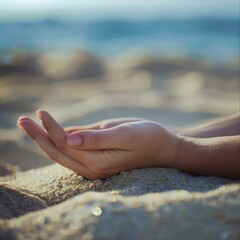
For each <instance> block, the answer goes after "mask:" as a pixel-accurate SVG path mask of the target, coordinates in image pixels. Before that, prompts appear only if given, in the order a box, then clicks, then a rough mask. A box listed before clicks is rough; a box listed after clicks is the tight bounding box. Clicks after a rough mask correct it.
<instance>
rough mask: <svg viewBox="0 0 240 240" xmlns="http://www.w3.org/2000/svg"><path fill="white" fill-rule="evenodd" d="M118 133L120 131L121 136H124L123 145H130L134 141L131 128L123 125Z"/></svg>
mask: <svg viewBox="0 0 240 240" xmlns="http://www.w3.org/2000/svg"><path fill="white" fill-rule="evenodd" d="M120 131H121V134H123V135H124V140H125V143H127V144H128V143H129V144H130V143H132V142H134V141H135V140H136V134H135V131H134V127H133V126H131V125H123V126H121V129H120Z"/></svg>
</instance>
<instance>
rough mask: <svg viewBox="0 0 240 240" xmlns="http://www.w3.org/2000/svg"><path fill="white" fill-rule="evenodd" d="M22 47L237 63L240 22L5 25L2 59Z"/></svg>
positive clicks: (0, 34) (0, 27) (0, 37)
mask: <svg viewBox="0 0 240 240" xmlns="http://www.w3.org/2000/svg"><path fill="white" fill-rule="evenodd" d="M21 49H24V50H26V51H30V52H42V51H43V52H46V51H47V52H49V51H50V52H51V51H53V52H66V51H67V52H68V51H74V50H76V49H84V50H88V51H90V52H93V53H96V54H99V55H100V56H103V57H108V56H115V55H119V54H124V53H126V52H129V51H133V52H140V53H147V54H153V55H157V56H158V57H167V58H176V57H180V58H182V57H184V58H194V59H201V60H208V61H213V62H228V61H230V62H235V61H239V20H238V19H220V18H201V19H192V20H191V19H188V20H183V19H182V20H163V19H161V20H149V21H131V20H119V19H118V20H114V19H105V20H104V19H103V20H101V21H95V22H87V21H85V22H77V21H75V22H74V21H72V22H70V21H60V20H44V21H38V22H36V21H35V22H16V23H15V22H0V56H1V59H2V61H3V60H6V59H7V56H8V54H9V52H12V51H13V52H15V51H19V50H21ZM6 61H7V60H6Z"/></svg>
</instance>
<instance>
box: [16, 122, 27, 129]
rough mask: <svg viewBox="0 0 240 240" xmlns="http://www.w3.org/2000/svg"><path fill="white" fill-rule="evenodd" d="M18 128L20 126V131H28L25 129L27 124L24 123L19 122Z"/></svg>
mask: <svg viewBox="0 0 240 240" xmlns="http://www.w3.org/2000/svg"><path fill="white" fill-rule="evenodd" d="M17 126H18V127H19V128H20V129H22V130H24V131H26V129H25V126H26V124H24V122H18V123H17Z"/></svg>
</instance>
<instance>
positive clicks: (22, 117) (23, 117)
mask: <svg viewBox="0 0 240 240" xmlns="http://www.w3.org/2000/svg"><path fill="white" fill-rule="evenodd" d="M25 118H28V117H27V116H20V117H19V118H18V120H17V122H19V121H20V120H22V119H25Z"/></svg>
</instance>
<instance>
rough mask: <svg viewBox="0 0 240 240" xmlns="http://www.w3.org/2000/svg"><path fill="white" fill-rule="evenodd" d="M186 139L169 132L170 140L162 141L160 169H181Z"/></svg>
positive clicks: (159, 160) (159, 156) (159, 155)
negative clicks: (183, 146) (181, 158)
mask: <svg viewBox="0 0 240 240" xmlns="http://www.w3.org/2000/svg"><path fill="white" fill-rule="evenodd" d="M185 138H186V137H185V136H182V135H180V134H175V133H173V132H168V139H165V140H164V141H160V144H161V147H160V151H159V154H158V166H159V167H166V168H175V169H179V162H180V156H181V151H182V145H183V142H184V141H185ZM163 142H164V144H163ZM163 152H164V153H163Z"/></svg>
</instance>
